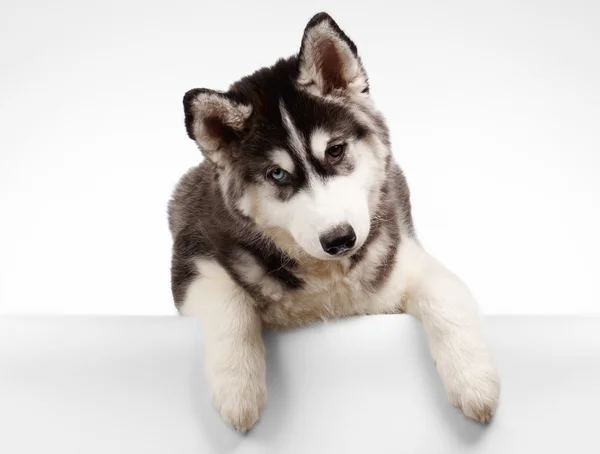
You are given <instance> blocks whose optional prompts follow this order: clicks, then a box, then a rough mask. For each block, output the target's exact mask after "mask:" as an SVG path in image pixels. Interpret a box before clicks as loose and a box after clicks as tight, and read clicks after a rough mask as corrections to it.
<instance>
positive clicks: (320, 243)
mask: <svg viewBox="0 0 600 454" xmlns="http://www.w3.org/2000/svg"><path fill="white" fill-rule="evenodd" d="M184 108H185V113H186V127H187V130H188V134H189V135H190V137H191V138H193V139H194V140H195V141H196V142H197V143H198V145H199V147H200V149H201V150H202V151H203V153H204V154H205V156H206V157H207V158H208V159H210V160H211V161H212V162H213V163H215V165H216V166H217V168H218V172H219V182H220V185H221V190H222V193H223V197H224V200H225V203H226V204H227V205H228V206H229V207H230V208H231V209H234V210H236V211H238V212H239V213H241V214H243V215H244V216H246V217H248V218H250V219H252V220H253V221H254V222H255V223H256V225H257V226H258V227H259V228H261V229H262V230H263V231H264V232H265V233H267V234H268V235H270V236H271V237H272V238H273V239H274V241H275V242H276V243H277V244H279V245H280V246H281V247H283V248H284V249H286V250H287V251H288V252H291V253H293V252H294V250H296V251H297V250H298V249H300V250H302V251H304V252H306V253H308V254H309V255H311V256H312V257H315V258H317V259H323V260H329V259H339V258H341V257H346V256H348V255H351V254H352V253H353V252H355V251H357V250H358V249H359V248H360V247H361V246H362V244H363V243H364V242H365V240H366V239H367V236H368V234H369V231H370V225H371V221H372V217H373V216H374V213H375V211H376V208H377V205H378V203H379V199H380V196H381V186H382V183H383V180H384V174H385V170H386V166H387V165H388V163H389V156H390V150H389V139H388V131H387V127H386V125H385V122H384V121H383V119H382V117H381V116H380V115H379V114H378V113H377V111H376V110H375V108H374V106H373V104H372V102H371V99H370V95H369V90H368V83H367V75H366V73H365V71H364V68H363V66H362V63H361V61H360V58H359V57H358V54H357V50H356V46H355V45H354V43H353V42H352V41H350V39H349V38H348V37H347V36H346V35H345V34H344V32H342V31H341V30H340V28H339V27H338V26H337V24H336V23H335V22H334V21H333V20H332V19H331V18H330V17H329V16H328V15H326V14H324V13H321V14H318V15H316V16H315V17H314V18H313V19H312V20H311V21H310V22H309V23H308V25H307V27H306V29H305V31H304V36H303V39H302V45H301V48H300V53H299V54H298V56H295V57H292V58H290V59H287V60H280V61H279V62H277V63H276V64H275V65H274V66H272V67H270V68H263V69H261V70H259V71H257V72H256V73H254V74H252V75H250V76H248V77H246V78H244V79H241V80H240V81H238V82H236V83H235V84H233V85H232V86H231V88H230V89H229V91H228V92H225V93H224V92H216V91H213V90H207V89H194V90H190V91H189V92H188V93H186V95H185V97H184Z"/></svg>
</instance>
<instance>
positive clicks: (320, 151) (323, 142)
mask: <svg viewBox="0 0 600 454" xmlns="http://www.w3.org/2000/svg"><path fill="white" fill-rule="evenodd" d="M329 140H331V135H330V134H328V133H327V132H325V131H324V130H323V129H320V128H317V129H315V130H314V131H313V132H312V134H311V135H310V149H311V151H312V154H313V155H314V156H315V157H316V158H317V159H320V160H323V159H325V150H326V149H327V144H328V143H329Z"/></svg>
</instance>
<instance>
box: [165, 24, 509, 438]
mask: <svg viewBox="0 0 600 454" xmlns="http://www.w3.org/2000/svg"><path fill="white" fill-rule="evenodd" d="M183 106H184V111H185V126H186V129H187V134H188V135H189V137H190V138H191V139H193V140H194V141H195V142H196V143H197V145H198V147H199V148H200V150H201V151H202V154H203V155H204V157H205V159H204V160H203V162H202V163H201V164H200V165H198V166H197V167H194V168H192V169H191V170H189V171H188V172H187V173H186V174H185V175H184V176H183V177H182V178H181V180H180V181H179V183H178V185H177V187H176V189H175V191H174V194H173V196H172V199H171V200H170V202H169V226H170V230H171V232H172V235H173V241H174V244H173V258H172V268H171V274H172V291H173V297H174V300H175V304H176V306H177V308H178V310H179V313H180V314H183V315H189V316H194V317H197V318H199V319H200V321H201V322H202V324H203V327H204V335H205V343H206V365H205V366H206V370H207V375H208V379H209V383H210V386H211V395H212V400H213V403H214V405H215V407H216V408H217V409H218V411H219V413H220V415H221V417H222V419H223V420H224V421H225V422H226V423H228V424H230V425H232V426H233V427H234V428H235V429H237V430H239V431H242V432H245V431H247V430H248V429H250V428H251V427H252V426H253V425H254V424H255V423H256V422H257V420H258V419H259V415H260V413H261V410H262V409H263V407H264V406H265V402H266V389H265V352H264V345H263V341H262V338H261V330H262V329H263V327H265V328H271V329H282V328H287V327H292V326H298V325H303V324H308V323H310V322H314V321H319V320H327V319H334V318H339V317H347V316H352V315H361V314H392V313H401V312H406V313H409V314H412V315H414V316H415V317H417V318H418V319H419V320H420V321H421V323H422V325H423V327H424V329H425V331H426V332H427V335H428V338H429V343H430V349H431V354H432V356H433V360H434V362H435V365H436V367H437V370H438V372H439V374H440V376H441V378H442V380H443V382H444V385H445V388H446V391H447V394H448V398H449V400H450V402H451V403H452V404H453V405H454V406H456V407H458V408H460V409H461V410H462V412H463V413H464V414H465V415H466V416H467V417H469V418H472V419H474V420H476V421H479V422H481V423H486V422H488V421H489V420H490V418H491V416H492V414H493V413H494V410H495V409H496V406H497V404H498V397H499V381H498V376H497V373H496V369H495V368H494V365H493V364H492V361H491V359H490V355H489V353H488V350H487V348H486V346H485V343H484V340H483V336H482V329H481V325H480V318H479V314H478V309H477V305H476V302H475V301H474V299H473V297H472V295H471V293H470V292H469V290H468V289H467V287H466V286H465V285H464V284H463V283H462V282H461V280H459V278H457V277H456V276H455V275H454V274H452V273H451V272H450V271H449V270H448V269H446V268H445V267H444V266H443V265H442V264H440V263H439V262H438V261H437V260H436V259H434V258H433V257H432V256H431V255H429V254H428V253H427V252H426V251H425V250H424V249H423V247H422V246H421V244H420V243H419V241H418V240H417V238H416V235H415V231H414V228H413V222H412V218H411V204H410V195H409V190H408V186H407V183H406V180H405V178H404V175H403V173H402V171H401V170H400V168H399V167H398V165H397V164H396V163H395V162H394V159H393V157H392V154H391V146H390V138H389V131H388V127H387V125H386V122H385V120H384V118H383V116H382V115H381V114H380V113H379V112H378V111H377V109H376V107H375V105H374V103H373V100H372V98H371V96H370V94H369V84H368V79H367V73H366V71H365V68H364V67H363V64H362V62H361V59H360V57H359V55H358V52H357V48H356V45H355V44H354V43H353V42H352V41H351V40H350V38H348V36H347V35H346V34H345V33H344V32H343V31H342V30H341V29H340V27H339V26H338V25H337V24H336V22H334V20H333V19H332V18H331V17H330V16H329V15H327V14H325V13H320V14H317V15H316V16H314V17H313V18H312V19H311V20H310V21H309V22H308V25H307V26H306V28H305V30H304V34H303V37H302V42H301V46H300V51H299V52H298V54H297V55H295V56H293V57H290V58H287V59H281V60H279V61H277V62H276V63H275V64H274V65H273V66H271V67H268V68H262V69H259V70H258V71H256V72H255V73H253V74H251V75H249V76H247V77H244V78H242V79H240V80H239V81H237V82H235V83H234V84H233V85H231V87H230V88H229V90H228V91H226V92H221V91H215V90H210V89H206V88H201V89H199V88H196V89H192V90H190V91H188V92H187V93H186V94H185V96H184V98H183Z"/></svg>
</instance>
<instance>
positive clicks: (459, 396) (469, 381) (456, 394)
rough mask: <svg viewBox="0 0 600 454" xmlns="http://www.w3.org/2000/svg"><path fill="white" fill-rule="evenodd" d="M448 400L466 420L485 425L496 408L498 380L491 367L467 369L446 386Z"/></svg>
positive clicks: (498, 394)
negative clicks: (469, 419)
mask: <svg viewBox="0 0 600 454" xmlns="http://www.w3.org/2000/svg"><path fill="white" fill-rule="evenodd" d="M447 392H448V399H449V400H450V403H451V404H452V405H454V406H455V407H456V408H458V409H460V411H462V412H463V414H464V415H465V416H466V417H467V418H471V419H473V420H475V421H477V422H479V423H482V424H487V423H488V422H489V421H490V420H491V419H492V416H493V415H494V413H495V411H496V408H497V407H498V400H499V398H500V380H499V378H498V373H497V372H496V369H495V368H494V367H493V366H492V365H487V366H483V367H476V368H469V369H466V370H463V371H461V373H460V375H459V376H458V377H457V378H455V379H454V380H452V381H451V383H449V384H448V385H447Z"/></svg>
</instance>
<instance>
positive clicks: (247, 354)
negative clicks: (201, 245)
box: [181, 261, 266, 432]
mask: <svg viewBox="0 0 600 454" xmlns="http://www.w3.org/2000/svg"><path fill="white" fill-rule="evenodd" d="M198 268H199V272H200V275H199V276H198V277H196V278H195V279H194V281H193V282H192V283H191V284H190V285H189V287H188V291H187V293H186V296H185V299H184V301H183V304H182V305H181V313H182V314H184V315H192V316H195V317H198V318H199V319H200V321H201V323H202V326H203V329H204V342H205V354H206V357H205V361H206V363H205V368H206V372H207V377H208V380H209V384H210V387H211V395H212V401H213V404H214V405H215V407H216V408H217V409H218V411H219V413H220V415H221V418H222V419H223V420H224V421H225V422H226V423H228V424H230V425H232V426H233V427H234V428H235V429H236V430H239V431H240V432H246V431H247V430H248V429H250V428H251V427H252V426H253V425H254V424H255V423H256V422H257V421H258V418H259V416H260V412H261V410H262V409H263V408H264V406H265V402H266V386H265V351H264V344H263V341H262V336H261V320H260V317H259V315H258V313H257V312H256V310H255V308H254V306H253V303H252V300H251V299H250V297H249V296H248V295H247V294H246V293H245V292H244V291H243V290H242V289H241V288H240V287H239V286H238V285H237V284H236V283H235V282H234V281H233V280H232V279H231V277H230V276H229V275H228V274H227V273H226V272H225V270H224V269H223V268H221V267H220V266H219V265H218V264H216V263H215V262H211V261H202V262H200V264H199V266H198Z"/></svg>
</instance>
